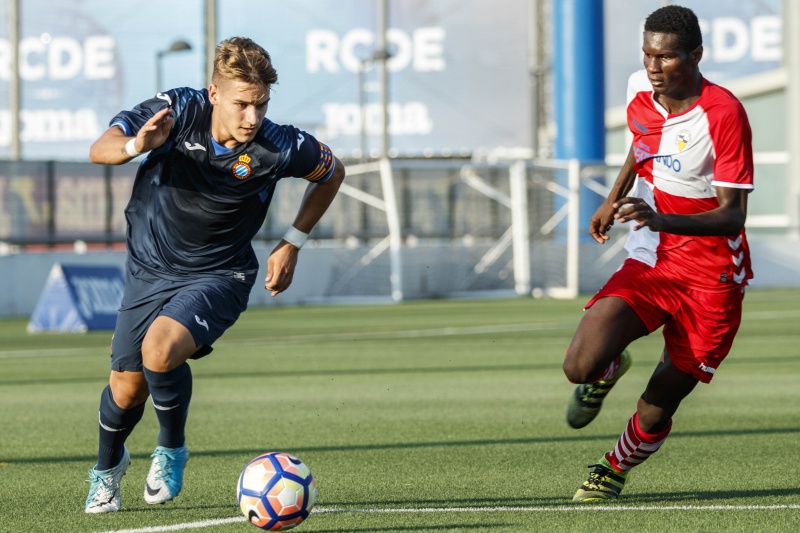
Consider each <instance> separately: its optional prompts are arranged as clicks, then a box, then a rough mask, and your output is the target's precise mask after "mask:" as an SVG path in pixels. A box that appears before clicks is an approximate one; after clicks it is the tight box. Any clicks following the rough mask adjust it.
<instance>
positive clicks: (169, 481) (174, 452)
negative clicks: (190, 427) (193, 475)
mask: <svg viewBox="0 0 800 533" xmlns="http://www.w3.org/2000/svg"><path fill="white" fill-rule="evenodd" d="M150 457H152V458H153V463H152V464H151V465H150V472H149V473H148V474H147V480H146V481H145V485H144V501H146V502H147V503H150V504H156V503H165V502H168V501H170V500H171V499H172V498H174V497H175V496H177V495H178V493H179V492H180V491H181V487H183V470H184V468H186V461H188V460H189V450H188V448H186V446H181V447H180V448H165V447H163V446H158V447H157V448H156V450H155V451H154V452H153V454H152V455H151V456H150Z"/></svg>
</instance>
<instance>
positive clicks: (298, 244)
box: [283, 226, 308, 250]
mask: <svg viewBox="0 0 800 533" xmlns="http://www.w3.org/2000/svg"><path fill="white" fill-rule="evenodd" d="M306 239H308V233H303V232H302V231H300V230H299V229H297V228H295V227H294V226H289V229H288V230H287V231H286V235H284V236H283V240H284V241H286V242H288V243H289V244H291V245H292V246H294V247H295V248H297V249H298V250H299V249H300V248H302V247H303V245H304V244H305V243H306Z"/></svg>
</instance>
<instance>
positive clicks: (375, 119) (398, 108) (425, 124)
mask: <svg viewBox="0 0 800 533" xmlns="http://www.w3.org/2000/svg"><path fill="white" fill-rule="evenodd" d="M322 112H323V113H324V115H325V134H326V135H327V136H328V137H329V138H331V139H333V138H336V137H338V136H339V135H359V134H360V133H361V124H362V121H361V107H360V106H359V105H358V104H325V105H323V106H322ZM364 122H365V124H364V126H365V129H366V133H368V134H370V135H378V134H379V133H380V132H381V106H380V105H378V104H370V105H368V106H366V113H365V121H364ZM431 131H433V121H432V120H431V118H430V114H429V113H428V107H427V106H426V105H425V104H424V103H422V102H408V103H406V104H389V133H390V134H391V135H427V134H428V133H430V132H431Z"/></svg>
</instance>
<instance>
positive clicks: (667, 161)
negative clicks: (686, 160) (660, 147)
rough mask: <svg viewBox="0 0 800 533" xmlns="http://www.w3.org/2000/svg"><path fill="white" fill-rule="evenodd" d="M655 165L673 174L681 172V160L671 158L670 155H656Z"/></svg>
mask: <svg viewBox="0 0 800 533" xmlns="http://www.w3.org/2000/svg"><path fill="white" fill-rule="evenodd" d="M656 163H659V164H661V165H664V166H665V167H667V168H669V169H670V170H672V171H673V172H675V173H678V172H680V171H681V160H680V159H676V158H674V157H672V156H671V155H657V156H656Z"/></svg>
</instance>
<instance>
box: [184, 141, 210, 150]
mask: <svg viewBox="0 0 800 533" xmlns="http://www.w3.org/2000/svg"><path fill="white" fill-rule="evenodd" d="M183 145H184V146H185V147H186V149H187V150H202V151H204V152H205V151H206V147H205V146H203V145H202V144H200V143H190V142H189V141H186V142H185V143H183Z"/></svg>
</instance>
